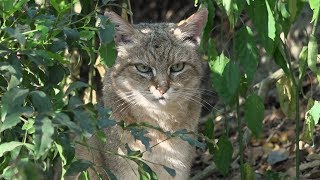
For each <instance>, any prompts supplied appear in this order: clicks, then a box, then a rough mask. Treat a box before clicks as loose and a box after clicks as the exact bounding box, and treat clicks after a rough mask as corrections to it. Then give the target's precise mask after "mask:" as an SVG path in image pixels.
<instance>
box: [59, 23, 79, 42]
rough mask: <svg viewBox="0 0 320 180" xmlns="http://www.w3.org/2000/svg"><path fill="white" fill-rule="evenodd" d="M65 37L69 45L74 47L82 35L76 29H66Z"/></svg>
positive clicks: (64, 30)
mask: <svg viewBox="0 0 320 180" xmlns="http://www.w3.org/2000/svg"><path fill="white" fill-rule="evenodd" d="M63 32H64V37H65V40H66V42H67V44H68V45H72V44H73V43H75V42H76V41H78V40H79V39H80V33H79V32H78V31H77V30H76V29H71V28H68V27H66V28H64V29H63Z"/></svg>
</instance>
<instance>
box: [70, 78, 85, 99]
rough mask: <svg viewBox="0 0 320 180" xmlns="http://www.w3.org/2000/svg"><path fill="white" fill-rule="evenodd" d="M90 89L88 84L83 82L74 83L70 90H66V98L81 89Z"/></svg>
mask: <svg viewBox="0 0 320 180" xmlns="http://www.w3.org/2000/svg"><path fill="white" fill-rule="evenodd" d="M85 87H88V84H86V83H84V82H81V81H75V82H73V83H71V84H70V85H69V87H68V89H67V90H66V93H65V94H66V96H67V95H69V94H70V93H71V92H72V91H75V90H78V89H81V88H85Z"/></svg>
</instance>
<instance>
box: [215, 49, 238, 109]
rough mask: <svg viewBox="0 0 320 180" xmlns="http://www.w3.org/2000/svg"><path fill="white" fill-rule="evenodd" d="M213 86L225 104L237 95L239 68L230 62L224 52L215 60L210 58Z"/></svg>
mask: <svg viewBox="0 0 320 180" xmlns="http://www.w3.org/2000/svg"><path fill="white" fill-rule="evenodd" d="M209 66H210V69H211V72H212V83H213V88H214V89H215V90H216V91H217V93H218V95H219V97H220V98H221V99H222V100H223V101H224V103H226V104H231V103H232V101H233V100H234V99H235V97H236V95H237V91H238V88H239V85H240V70H239V68H238V66H237V65H236V64H234V63H233V62H230V61H229V59H228V58H227V57H225V56H224V54H221V55H220V56H219V57H218V58H217V59H216V60H213V59H210V61H209Z"/></svg>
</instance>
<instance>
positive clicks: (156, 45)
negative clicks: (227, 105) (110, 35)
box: [106, 8, 208, 107]
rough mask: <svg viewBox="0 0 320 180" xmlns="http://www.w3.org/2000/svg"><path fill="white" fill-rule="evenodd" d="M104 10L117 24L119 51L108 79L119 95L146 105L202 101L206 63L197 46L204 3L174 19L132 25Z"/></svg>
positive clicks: (203, 17)
mask: <svg viewBox="0 0 320 180" xmlns="http://www.w3.org/2000/svg"><path fill="white" fill-rule="evenodd" d="M106 15H107V17H108V18H109V19H110V20H111V22H113V23H114V24H115V29H116V35H115V42H116V46H117V51H118V57H117V59H116V62H115V64H114V66H113V67H112V69H111V71H112V72H111V76H110V78H111V79H109V80H110V81H111V83H112V86H113V90H114V91H115V93H116V94H117V95H118V96H119V97H121V98H122V99H124V100H126V101H129V102H133V103H136V104H138V105H141V106H147V107H148V106H150V107H152V106H154V107H158V106H166V105H168V104H172V103H177V102H178V103H179V102H180V103H183V102H185V101H198V102H200V95H199V85H200V81H201V77H202V76H203V72H204V65H203V64H204V63H203V61H202V59H201V57H200V54H199V53H198V46H199V43H200V34H201V30H202V28H203V26H204V25H205V23H206V20H207V15H208V12H207V10H206V9H204V8H202V9H200V10H199V11H198V12H196V13H195V14H193V15H192V16H190V17H189V18H188V19H186V20H184V21H181V22H180V23H177V24H174V23H154V24H149V23H145V24H138V25H131V24H129V23H128V22H126V21H125V20H123V19H122V18H121V17H120V16H118V15H117V14H115V13H114V12H107V13H106ZM197 98H198V99H197ZM180 105H183V104H180Z"/></svg>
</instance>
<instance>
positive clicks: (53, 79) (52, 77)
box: [47, 64, 66, 86]
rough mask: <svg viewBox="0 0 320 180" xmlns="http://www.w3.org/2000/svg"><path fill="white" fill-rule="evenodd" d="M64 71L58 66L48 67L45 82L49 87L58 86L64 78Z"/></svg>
mask: <svg viewBox="0 0 320 180" xmlns="http://www.w3.org/2000/svg"><path fill="white" fill-rule="evenodd" d="M65 74H66V70H65V69H64V67H63V66H62V65H60V64H57V65H55V66H50V67H48V76H47V82H48V84H51V85H54V86H56V85H58V84H59V83H60V82H61V81H62V80H63V78H64V76H65Z"/></svg>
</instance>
